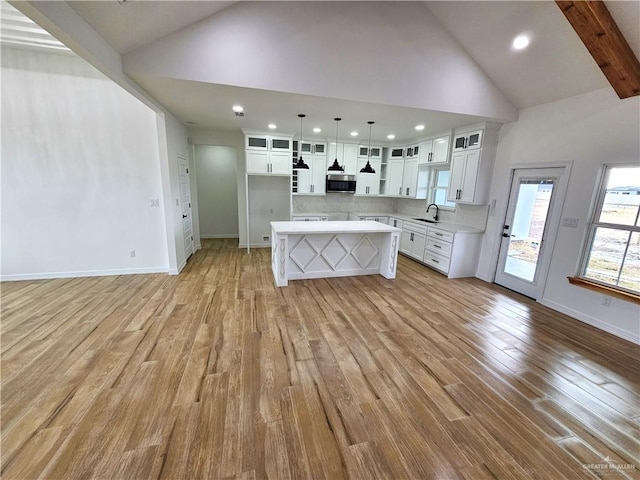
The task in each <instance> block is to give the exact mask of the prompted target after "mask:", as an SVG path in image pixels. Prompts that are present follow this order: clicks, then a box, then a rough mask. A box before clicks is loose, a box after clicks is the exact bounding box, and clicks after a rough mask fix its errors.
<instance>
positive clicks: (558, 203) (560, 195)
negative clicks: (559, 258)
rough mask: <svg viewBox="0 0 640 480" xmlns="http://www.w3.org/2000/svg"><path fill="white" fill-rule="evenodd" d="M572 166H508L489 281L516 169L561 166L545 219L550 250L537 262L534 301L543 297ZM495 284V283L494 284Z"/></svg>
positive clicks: (551, 164)
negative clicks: (554, 193)
mask: <svg viewBox="0 0 640 480" xmlns="http://www.w3.org/2000/svg"><path fill="white" fill-rule="evenodd" d="M572 166H573V161H569V162H551V163H544V164H541V163H523V164H518V165H511V166H509V174H508V176H507V179H506V185H504V189H503V190H502V191H504V192H508V193H507V194H506V195H505V197H504V202H503V204H502V208H501V209H500V215H499V216H498V218H500V221H499V222H497V223H496V226H495V229H494V231H493V232H492V233H493V234H494V235H496V237H499V238H500V239H499V240H498V241H497V242H496V247H495V249H494V252H493V262H492V264H493V274H492V276H491V282H492V283H495V280H496V274H497V272H498V267H499V265H498V261H499V256H500V249H501V247H502V233H503V227H504V225H505V221H506V217H507V210H508V208H509V198H510V197H511V186H512V185H513V177H514V175H515V172H516V170H538V169H539V170H543V169H548V168H563V172H562V174H561V175H560V178H559V179H558V188H557V191H556V192H557V197H556V198H555V201H554V203H555V208H554V209H553V211H552V212H550V214H549V216H548V220H547V225H548V230H547V238H546V239H545V243H546V244H547V246H546V247H545V248H547V249H548V251H549V252H550V254H549V256H548V257H547V260H546V261H543V262H541V263H540V264H539V267H538V268H539V270H538V271H539V273H538V280H539V282H538V288H537V291H536V296H535V298H534V300H535V301H536V302H540V301H541V300H542V299H543V298H544V292H545V289H546V286H547V277H548V275H549V268H550V267H551V259H552V257H553V252H554V250H555V244H556V238H557V236H558V232H559V229H560V221H561V219H562V212H563V210H564V204H565V199H566V195H567V190H568V188H567V187H568V185H569V178H570V177H571V168H572ZM496 285H497V284H496Z"/></svg>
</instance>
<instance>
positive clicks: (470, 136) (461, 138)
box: [453, 129, 484, 152]
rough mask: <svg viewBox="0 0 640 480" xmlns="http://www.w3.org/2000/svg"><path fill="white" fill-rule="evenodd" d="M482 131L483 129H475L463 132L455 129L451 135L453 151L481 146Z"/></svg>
mask: <svg viewBox="0 0 640 480" xmlns="http://www.w3.org/2000/svg"><path fill="white" fill-rule="evenodd" d="M483 132H484V130H483V129H475V130H471V131H463V132H460V131H459V130H456V133H455V135H454V136H453V151H454V152H461V151H463V150H472V149H475V148H481V147H482V136H483Z"/></svg>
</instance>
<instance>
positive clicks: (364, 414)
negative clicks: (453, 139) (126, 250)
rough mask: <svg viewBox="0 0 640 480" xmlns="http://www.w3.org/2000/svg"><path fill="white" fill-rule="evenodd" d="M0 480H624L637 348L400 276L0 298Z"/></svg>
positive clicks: (194, 278)
mask: <svg viewBox="0 0 640 480" xmlns="http://www.w3.org/2000/svg"><path fill="white" fill-rule="evenodd" d="M1 333H2V338H1V357H0V358H1V361H2V365H1V366H2V379H1V389H2V390H1V393H2V410H1V414H2V417H1V422H2V425H1V426H2V454H1V461H2V473H1V474H2V478H3V479H31V478H33V479H35V478H44V479H79V478H82V479H88V478H96V479H98V478H99V479H147V478H149V479H156V478H159V479H160V478H161V479H205V478H207V479H212V478H213V479H231V478H235V479H261V478H270V479H293V480H295V479H306V478H313V479H330V480H334V479H340V478H351V479H363V480H364V479H367V480H368V479H383V478H387V479H409V478H425V479H458V478H460V479H495V478H499V479H502V478H505V479H508V478H513V479H526V478H536V479H562V478H566V479H582V478H623V479H624V478H628V479H633V478H636V479H637V478H640V471H639V468H640V442H639V425H640V408H639V405H640V403H639V399H640V389H639V378H640V363H639V358H640V348H639V347H638V346H636V345H633V344H631V343H628V342H625V341H623V340H620V339H618V338H615V337H613V336H611V335H608V334H606V333H604V332H602V331H599V330H596V329H594V328H591V327H589V326H587V325H584V324H582V323H580V322H578V321H576V320H573V319H570V318H568V317H566V316H563V315H561V314H558V313H556V312H553V311H551V310H549V309H547V308H545V307H543V306H541V305H538V304H536V303H535V302H532V301H529V300H528V299H525V298H523V297H520V296H518V295H516V294H513V293H511V292H509V291H507V290H504V289H502V288H500V287H496V286H494V285H490V284H487V283H484V282H482V281H480V280H477V279H461V280H447V279H445V278H444V277H443V276H441V275H439V274H437V273H435V272H433V271H432V270H429V269H428V268H426V267H424V266H421V265H419V264H417V263H415V262H413V261H411V260H408V259H406V258H404V257H401V258H400V260H399V266H398V278H397V279H395V280H393V281H389V280H386V279H384V278H382V277H380V276H367V277H352V278H340V279H327V280H324V279H322V280H307V281H294V282H291V285H290V286H289V287H285V288H275V287H274V283H273V279H272V275H271V271H270V251H269V250H268V249H262V250H253V251H252V252H251V254H250V255H247V254H246V252H245V251H244V250H239V249H238V248H237V241H235V240H205V241H204V245H203V249H201V250H200V251H198V252H197V253H196V254H195V255H194V256H193V257H192V258H191V259H190V260H189V263H188V265H187V267H186V268H185V270H184V272H183V273H181V274H180V275H179V276H168V275H132V276H119V277H100V278H78V279H61V280H49V281H33V282H15V283H4V284H2V323H1Z"/></svg>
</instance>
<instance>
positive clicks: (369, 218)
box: [356, 215, 389, 225]
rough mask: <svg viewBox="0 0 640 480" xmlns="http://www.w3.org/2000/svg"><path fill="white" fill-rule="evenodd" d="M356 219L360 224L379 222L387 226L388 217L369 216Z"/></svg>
mask: <svg viewBox="0 0 640 480" xmlns="http://www.w3.org/2000/svg"><path fill="white" fill-rule="evenodd" d="M356 218H357V220H358V221H360V222H364V221H367V222H379V223H384V224H387V225H388V220H389V217H381V216H377V217H373V216H371V215H356Z"/></svg>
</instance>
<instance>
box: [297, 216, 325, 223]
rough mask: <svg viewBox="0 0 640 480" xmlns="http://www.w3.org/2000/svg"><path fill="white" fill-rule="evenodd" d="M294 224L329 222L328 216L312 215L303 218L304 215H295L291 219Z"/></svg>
mask: <svg viewBox="0 0 640 480" xmlns="http://www.w3.org/2000/svg"><path fill="white" fill-rule="evenodd" d="M291 220H292V221H293V222H326V221H327V220H329V217H328V216H325V215H311V216H302V215H293V216H292V217H291Z"/></svg>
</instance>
